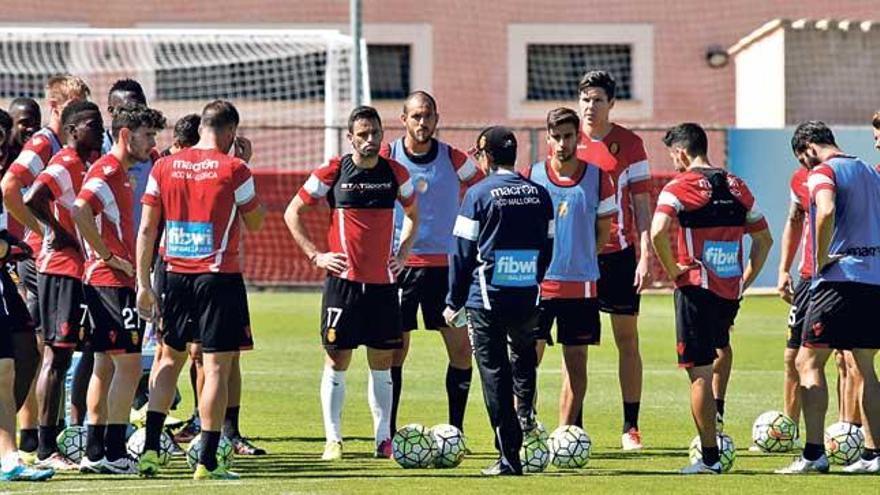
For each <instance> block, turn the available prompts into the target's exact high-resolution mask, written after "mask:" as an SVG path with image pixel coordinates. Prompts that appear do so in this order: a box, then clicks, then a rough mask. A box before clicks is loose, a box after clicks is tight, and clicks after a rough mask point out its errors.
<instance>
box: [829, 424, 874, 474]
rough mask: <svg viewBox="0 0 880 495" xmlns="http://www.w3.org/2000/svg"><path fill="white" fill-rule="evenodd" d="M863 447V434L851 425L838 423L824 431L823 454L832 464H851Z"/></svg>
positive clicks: (860, 453) (859, 429)
mask: <svg viewBox="0 0 880 495" xmlns="http://www.w3.org/2000/svg"><path fill="white" fill-rule="evenodd" d="M864 447H865V434H864V433H863V432H862V429H861V428H859V427H858V426H856V425H854V424H852V423H847V422H844V421H840V422H838V423H834V424H832V425H830V426H829V427H828V428H826V429H825V454H826V455H827V456H828V460H829V461H830V462H831V463H832V464H838V465H843V466H845V465H847V464H852V462H853V461H855V460H856V459H858V458H859V456H860V455H862V449H863V448H864Z"/></svg>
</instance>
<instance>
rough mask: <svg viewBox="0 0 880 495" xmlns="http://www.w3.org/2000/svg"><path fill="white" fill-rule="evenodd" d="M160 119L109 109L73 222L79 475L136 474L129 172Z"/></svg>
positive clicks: (138, 337)
mask: <svg viewBox="0 0 880 495" xmlns="http://www.w3.org/2000/svg"><path fill="white" fill-rule="evenodd" d="M164 127H165V117H163V116H162V114H161V113H160V112H159V111H157V110H153V109H151V108H147V107H146V106H144V105H139V104H138V105H125V106H121V107H118V108H116V109H114V113H113V123H112V132H113V137H114V140H115V142H114V144H113V147H112V148H111V149H110V152H109V153H107V154H106V155H104V156H102V157H101V158H100V159H99V160H98V161H96V162H95V163H94V164H92V166H91V167H90V168H89V171H88V173H87V174H86V177H85V179H84V181H83V185H82V189H81V190H80V192H79V194H78V195H77V197H76V201H75V202H74V206H73V210H72V215H73V219H74V221H75V222H76V226H77V229H78V230H79V233H80V235H81V236H82V239H83V241H84V243H85V247H86V250H85V253H86V261H85V270H84V273H83V292H84V296H85V301H86V305H87V306H88V309H89V315H90V316H91V319H92V322H93V328H92V335H91V345H92V350H93V351H94V353H95V363H94V369H93V370H92V378H91V380H90V382H89V392H88V397H90V398H97V400H93V399H91V400H89V401H88V424H89V425H90V428H89V431H88V439H87V446H86V457H85V459H86V460H85V461H84V462H83V463H82V464H81V469H83V470H85V471H91V472H105V473H110V474H135V473H137V462H136V461H135V460H134V459H132V458H131V457H129V456H128V453H127V451H126V448H125V440H126V438H125V431H126V427H127V426H128V423H129V410H130V409H131V402H132V399H133V398H134V394H135V391H136V390H137V384H138V381H139V379H140V375H141V345H142V340H143V334H144V327H143V322H142V321H141V320H140V319H139V318H138V314H137V309H136V306H135V283H134V282H135V280H134V218H133V214H132V212H133V211H134V210H133V208H132V203H133V201H134V192H133V187H132V184H131V181H130V179H129V175H128V169H129V167H131V166H132V165H133V164H134V163H137V162H139V161H143V160H145V159H146V158H149V156H150V153H151V152H152V150H153V149H154V148H155V147H156V134H157V133H158V132H159V131H160V130H161V129H163V128H164Z"/></svg>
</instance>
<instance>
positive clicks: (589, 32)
mask: <svg viewBox="0 0 880 495" xmlns="http://www.w3.org/2000/svg"><path fill="white" fill-rule="evenodd" d="M590 69H603V70H607V71H608V72H610V73H611V74H612V75H614V78H615V79H616V80H617V95H616V97H617V104H616V105H615V107H614V117H615V118H618V119H623V120H640V119H650V118H651V117H652V116H653V112H654V27H653V26H652V25H651V24H614V23H608V24H601V23H583V24H509V25H508V26H507V115H508V117H509V118H511V119H535V120H537V119H543V118H544V117H545V116H546V115H547V110H548V109H550V108H553V107H554V106H574V105H575V104H576V101H577V86H578V82H580V79H581V77H583V75H584V72H586V71H588V70H590Z"/></svg>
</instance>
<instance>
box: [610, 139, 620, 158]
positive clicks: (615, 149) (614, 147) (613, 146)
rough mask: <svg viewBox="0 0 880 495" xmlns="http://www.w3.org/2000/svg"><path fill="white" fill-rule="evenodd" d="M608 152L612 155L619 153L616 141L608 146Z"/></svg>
mask: <svg viewBox="0 0 880 495" xmlns="http://www.w3.org/2000/svg"><path fill="white" fill-rule="evenodd" d="M608 151H610V152H611V154H612V155H616V154H617V153H619V152H620V144H618V143H617V141H615V142H613V143H611V144H609V145H608Z"/></svg>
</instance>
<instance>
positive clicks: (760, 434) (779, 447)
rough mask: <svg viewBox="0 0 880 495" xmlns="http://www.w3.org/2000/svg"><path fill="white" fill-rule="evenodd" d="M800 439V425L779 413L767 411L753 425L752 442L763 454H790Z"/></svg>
mask: <svg viewBox="0 0 880 495" xmlns="http://www.w3.org/2000/svg"><path fill="white" fill-rule="evenodd" d="M797 438H798V425H797V423H795V422H794V420H792V419H791V418H790V417H788V416H786V415H785V414H783V413H781V412H779V411H767V412H765V413H763V414H761V415H760V416H758V418H757V419H755V423H754V424H753V425H752V442H754V444H755V445H757V446H758V448H759V449H761V452H788V451H790V450H792V449H793V448H794V444H795V441H796V440H797Z"/></svg>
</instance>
